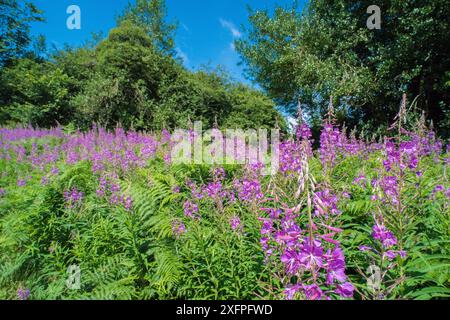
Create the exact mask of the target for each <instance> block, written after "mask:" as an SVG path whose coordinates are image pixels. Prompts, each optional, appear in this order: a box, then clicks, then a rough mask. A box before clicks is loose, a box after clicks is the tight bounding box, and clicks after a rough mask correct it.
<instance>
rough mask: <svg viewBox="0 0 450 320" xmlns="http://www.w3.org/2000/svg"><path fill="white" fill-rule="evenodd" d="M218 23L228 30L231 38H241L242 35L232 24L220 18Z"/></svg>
mask: <svg viewBox="0 0 450 320" xmlns="http://www.w3.org/2000/svg"><path fill="white" fill-rule="evenodd" d="M219 21H220V24H221V25H222V27H223V28H225V29H228V31H230V32H231V34H232V35H233V38H240V37H241V36H242V33H241V32H240V31H239V30H238V28H236V26H235V25H234V23H233V22H231V21H228V20H225V19H222V18H220V19H219Z"/></svg>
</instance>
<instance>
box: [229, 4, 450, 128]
mask: <svg viewBox="0 0 450 320" xmlns="http://www.w3.org/2000/svg"><path fill="white" fill-rule="evenodd" d="M372 4H374V3H373V1H368V0H367V1H365V0H364V1H357V2H355V1H351V0H327V1H324V0H311V1H309V4H308V5H307V7H306V8H305V9H304V11H303V13H300V10H299V9H298V7H297V6H296V5H294V6H293V7H291V8H282V7H278V8H277V9H276V10H275V12H274V13H273V14H271V13H270V12H268V11H251V12H250V25H251V26H250V28H249V29H248V30H247V31H246V35H245V37H243V38H242V39H240V40H238V41H237V43H236V48H237V50H238V52H240V54H241V55H242V58H243V60H244V62H246V64H247V65H248V68H247V73H248V75H249V76H250V77H251V78H253V79H254V80H255V81H256V82H257V83H259V84H260V85H261V86H262V87H263V88H264V89H265V91H266V92H267V93H268V94H269V96H271V97H272V98H274V99H275V100H276V101H277V103H278V104H280V105H284V106H286V107H287V109H288V110H290V111H291V112H292V113H294V112H295V105H296V104H297V100H298V99H299V98H300V99H301V100H302V102H303V104H304V107H305V108H306V109H307V110H308V111H309V114H310V115H311V116H312V117H313V118H320V117H321V116H323V114H324V113H325V112H326V107H327V105H328V100H329V97H330V96H333V97H334V103H335V106H336V107H337V113H338V117H339V118H340V120H341V121H346V122H347V123H348V122H350V124H356V123H357V122H364V123H367V122H372V124H373V125H374V126H379V125H386V124H387V123H388V122H389V121H390V120H392V118H393V117H394V116H395V113H396V112H397V111H398V106H399V101H400V99H401V96H402V93H403V92H406V93H407V94H408V97H409V101H413V100H415V101H416V102H417V107H418V108H419V109H420V110H423V111H425V112H426V113H427V114H428V116H429V117H430V118H431V119H433V120H434V122H435V123H436V124H440V125H441V128H442V129H445V126H446V125H445V121H442V119H443V118H444V117H445V115H446V114H447V116H448V110H449V105H450V100H449V99H450V96H449V90H448V80H449V78H448V77H449V70H450V58H449V55H448V52H450V50H449V42H448V41H447V40H448V39H446V38H447V37H448V36H447V35H448V34H449V32H450V24H449V19H448V12H450V2H448V1H446V0H436V1H415V0H380V1H377V3H376V4H377V5H378V6H379V7H380V9H381V19H382V23H381V29H380V30H376V29H375V30H369V29H368V28H367V25H366V22H367V19H368V18H369V16H370V14H368V13H367V8H368V7H369V6H370V5H372ZM447 121H448V120H447ZM447 123H448V122H447ZM447 129H448V128H447Z"/></svg>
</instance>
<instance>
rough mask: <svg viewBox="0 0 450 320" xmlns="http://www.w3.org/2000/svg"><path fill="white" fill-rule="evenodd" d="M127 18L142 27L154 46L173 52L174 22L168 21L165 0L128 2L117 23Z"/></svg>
mask: <svg viewBox="0 0 450 320" xmlns="http://www.w3.org/2000/svg"><path fill="white" fill-rule="evenodd" d="M124 20H129V21H132V22H133V23H134V24H136V25H138V26H141V27H143V28H144V29H145V30H146V32H147V34H148V35H149V36H150V37H151V39H152V41H153V44H154V45H155V48H158V49H159V50H161V51H162V52H164V53H168V54H173V49H174V33H175V30H176V28H177V26H176V24H171V23H168V22H167V21H166V20H167V7H166V3H165V0H136V2H135V3H134V4H132V3H128V6H127V8H126V9H125V11H124V13H123V14H122V15H121V16H119V18H118V23H119V24H120V22H122V21H124Z"/></svg>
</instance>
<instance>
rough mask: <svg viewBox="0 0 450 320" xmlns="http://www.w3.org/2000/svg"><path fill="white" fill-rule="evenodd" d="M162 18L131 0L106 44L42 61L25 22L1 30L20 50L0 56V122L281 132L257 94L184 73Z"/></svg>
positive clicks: (154, 7)
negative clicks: (275, 128) (191, 126)
mask: <svg viewBox="0 0 450 320" xmlns="http://www.w3.org/2000/svg"><path fill="white" fill-rule="evenodd" d="M11 3H14V1H13V2H11ZM8 6H9V2H5V3H3V2H2V3H0V11H1V12H6V13H8V17H9V16H10V15H13V14H14V12H12V9H8V8H9V7H8ZM29 6H30V8H32V10H34V11H32V12H33V13H34V12H35V11H36V10H37V9H35V8H34V7H33V6H32V5H31V4H29ZM14 8H15V7H14ZM14 10H18V9H14ZM30 10H31V9H30ZM36 12H38V11H36ZM16 14H17V13H16ZM36 14H37V13H36ZM165 16H166V11H165V6H164V2H163V1H160V0H151V1H147V0H145V1H137V2H136V3H135V4H134V5H130V6H129V7H128V8H127V9H126V10H125V12H124V13H123V15H121V16H120V18H119V19H118V25H117V27H116V28H114V29H112V30H110V32H109V35H108V37H107V38H106V39H99V37H94V39H93V40H92V41H90V42H88V43H87V44H86V45H85V46H84V47H80V48H71V47H67V48H64V49H59V50H56V51H55V50H54V51H51V52H47V53H46V54H37V53H36V52H34V51H30V50H29V47H28V45H29V43H30V41H31V38H30V36H29V34H28V28H29V26H28V25H27V24H26V22H27V21H29V20H30V19H31V18H27V19H26V20H24V21H23V22H21V21H19V20H17V21H16V23H17V24H19V23H21V24H20V26H19V27H20V28H19V27H16V29H18V30H17V31H14V32H13V31H10V29H11V28H9V29H8V28H5V30H3V29H1V30H0V31H1V37H0V39H2V41H3V39H8V37H9V36H11V37H12V36H14V35H16V37H15V39H16V42H20V43H17V44H14V47H15V48H17V50H15V51H14V50H13V49H12V48H9V47H7V48H3V47H2V49H1V50H2V51H1V52H2V56H1V57H0V58H1V59H2V61H0V62H3V63H4V64H5V66H4V67H2V68H0V123H2V124H8V125H9V124H11V125H14V124H17V123H21V124H26V125H28V124H30V125H32V126H39V127H47V128H49V127H51V126H56V125H58V124H61V125H68V124H70V125H72V126H73V127H79V128H82V129H88V128H89V127H90V126H91V124H92V123H94V122H95V123H99V124H101V125H103V126H105V127H106V128H114V127H115V126H117V125H118V124H120V125H121V126H122V127H124V128H125V129H129V128H133V129H135V130H141V129H144V130H161V129H162V128H163V127H165V128H176V127H188V125H189V123H190V121H196V120H201V121H203V122H204V123H205V124H208V125H209V126H212V125H214V124H217V126H225V125H226V126H231V127H243V128H248V127H254V128H256V127H273V126H274V125H275V124H276V123H277V122H278V123H279V125H280V126H281V127H284V121H283V118H282V117H281V115H280V114H279V113H278V111H277V110H276V109H275V105H274V103H273V101H272V100H270V99H269V98H268V97H266V96H265V95H264V94H263V93H261V92H260V91H258V90H255V89H252V88H250V87H248V86H245V85H242V84H239V83H236V82H235V81H233V80H232V79H230V78H229V76H228V75H227V74H226V73H225V72H222V71H221V70H220V68H219V69H217V70H207V69H206V68H203V69H202V70H200V71H196V72H192V71H189V70H187V69H186V68H184V67H183V66H182V64H181V61H179V59H178V58H177V57H176V55H175V52H174V50H173V32H174V25H172V24H170V23H167V22H166V21H165ZM27 17H28V16H27ZM33 17H34V16H33ZM9 18H11V17H9ZM9 18H8V19H9ZM5 19H6V18H5ZM24 19H25V18H24ZM36 19H37V17H36ZM8 21H10V20H8ZM22 38H23V39H22ZM5 41H6V42H5V45H7V46H13V43H11V42H10V41H9V40H5ZM2 43H3V42H2ZM2 46H3V44H2ZM5 52H7V53H8V54H6V53H5Z"/></svg>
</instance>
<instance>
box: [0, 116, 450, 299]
mask: <svg viewBox="0 0 450 320" xmlns="http://www.w3.org/2000/svg"><path fill="white" fill-rule="evenodd" d="M403 126H404V125H403ZM395 128H396V129H398V130H395V131H394V136H393V137H392V138H388V137H385V138H384V140H382V141H380V142H367V141H363V140H361V139H357V137H356V135H355V133H353V134H351V135H350V136H347V135H346V134H345V132H341V131H340V130H339V129H338V128H337V127H335V126H333V124H332V123H328V122H327V123H325V124H324V127H323V130H322V133H321V137H320V148H319V149H318V150H316V151H313V149H312V148H311V140H310V139H311V130H310V129H309V128H308V126H307V125H305V124H303V125H301V126H300V127H299V128H298V130H297V131H296V134H295V135H294V136H293V137H292V136H291V137H285V139H283V141H282V143H281V145H280V153H279V156H280V166H279V170H278V171H277V172H275V174H273V175H270V176H265V175H262V174H261V173H262V171H261V170H262V168H263V167H264V165H263V164H261V163H254V164H250V165H247V166H240V165H225V166H222V165H190V164H177V165H175V164H174V163H172V162H171V148H172V147H173V145H174V144H173V143H174V139H173V138H172V137H171V135H170V134H169V132H168V131H167V130H163V131H162V132H161V133H160V134H158V135H150V134H142V133H136V132H133V131H130V132H128V133H126V132H125V131H123V130H122V129H116V130H115V131H114V132H108V131H106V130H104V129H102V128H93V129H92V130H90V131H89V132H86V133H81V132H68V131H67V130H64V129H63V128H55V129H51V130H36V129H32V128H16V129H6V128H4V129H1V130H0V137H1V140H0V168H1V171H2V175H1V178H0V248H1V250H0V252H1V253H0V298H8V299H13V298H15V297H18V298H19V299H27V298H30V299H80V298H98V299H149V298H158V299H175V298H186V299H261V298H263V299H268V298H282V299H283V298H286V299H347V298H355V299H393V298H396V299H431V298H438V297H449V296H450V283H449V281H450V274H449V270H450V268H449V267H450V261H449V257H450V255H449V249H450V245H449V230H450V228H449V221H450V217H449V215H450V210H449V204H450V202H449V198H450V185H449V181H448V165H449V159H450V157H449V156H450V154H449V148H448V147H447V149H446V151H445V152H443V145H442V142H441V141H439V140H438V139H436V137H435V135H434V133H433V132H431V131H429V130H428V129H426V127H425V126H424V122H423V121H421V122H419V123H418V124H415V128H418V129H416V130H415V131H408V130H406V129H404V128H402V121H399V122H398V124H397V125H396V126H395ZM193 137H194V138H193V139H199V138H200V137H199V136H195V135H194V136H193ZM193 142H195V141H193ZM236 152H237V153H236V154H235V156H236V157H237V158H239V157H240V156H242V155H241V154H239V151H236ZM244 152H245V150H244ZM72 265H76V266H79V268H80V270H81V278H80V279H81V282H80V283H81V286H80V288H79V290H73V289H69V288H68V287H67V286H66V281H67V280H68V278H69V276H70V272H69V271H68V268H69V266H72ZM377 272H378V273H377Z"/></svg>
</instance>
